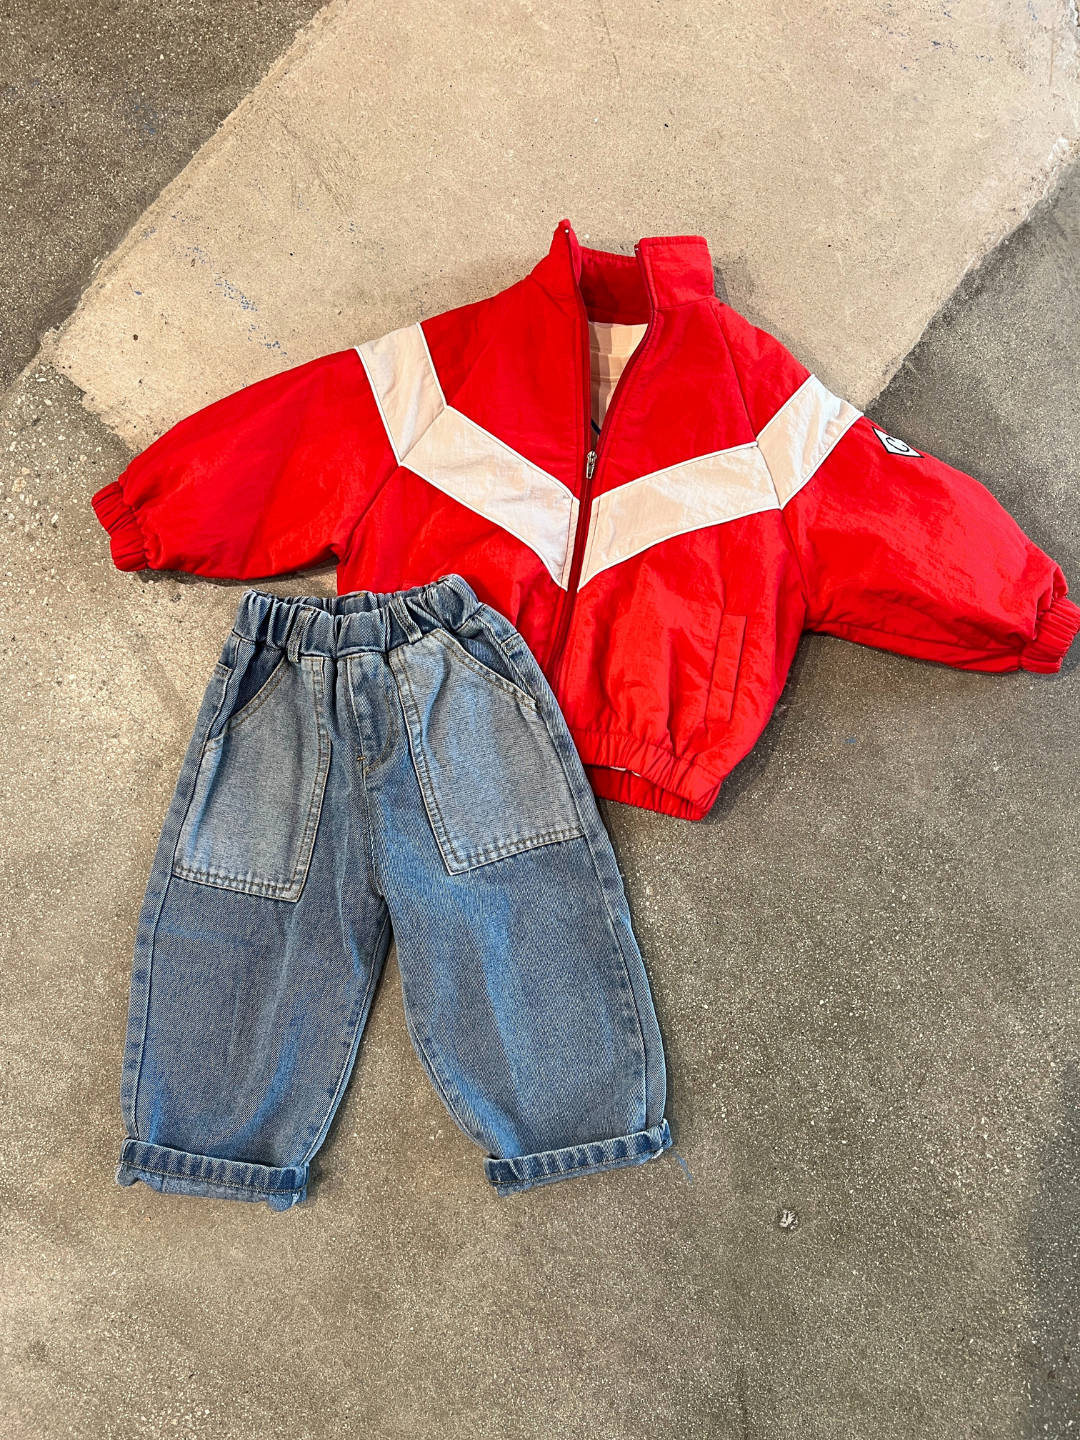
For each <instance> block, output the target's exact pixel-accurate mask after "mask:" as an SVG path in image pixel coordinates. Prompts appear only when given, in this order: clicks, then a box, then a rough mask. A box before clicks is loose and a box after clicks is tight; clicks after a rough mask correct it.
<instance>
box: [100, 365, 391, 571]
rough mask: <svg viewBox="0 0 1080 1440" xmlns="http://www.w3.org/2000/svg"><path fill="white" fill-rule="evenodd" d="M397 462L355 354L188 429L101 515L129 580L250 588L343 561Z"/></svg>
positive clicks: (266, 385)
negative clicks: (171, 578)
mask: <svg viewBox="0 0 1080 1440" xmlns="http://www.w3.org/2000/svg"><path fill="white" fill-rule="evenodd" d="M395 464H396V462H395V460H394V456H393V452H392V450H391V448H390V446H389V444H388V442H387V440H386V432H385V430H384V427H383V425H382V422H381V420H380V418H379V412H378V409H377V407H376V404H375V400H374V397H373V395H372V393H371V388H370V386H369V384H368V381H367V377H366V375H365V373H364V368H363V366H362V365H361V363H360V359H359V356H358V355H357V354H356V352H355V351H354V350H345V351H342V352H340V353H339V354H336V355H327V356H325V357H324V358H323V359H321V360H312V361H311V362H310V363H309V364H307V365H300V366H297V367H296V369H293V370H287V371H285V372H284V373H282V374H280V375H274V376H271V377H270V379H268V380H262V381H260V382H259V383H258V384H256V385H250V386H248V387H247V388H246V389H244V390H239V391H237V393H236V394H234V395H230V396H228V397H226V399H224V400H219V401H217V403H216V404H213V405H208V406H207V407H206V409H205V410H200V411H199V412H198V413H197V414H195V415H192V416H189V418H188V419H186V420H182V421H180V423H179V424H178V425H174V426H173V428H172V429H171V430H169V431H168V432H167V433H166V434H165V435H163V436H162V437H161V439H160V440H157V441H155V442H154V444H153V445H150V446H149V447H148V448H147V449H146V450H144V451H143V452H142V454H141V455H139V456H137V457H136V458H135V459H134V460H133V461H132V462H131V464H130V465H129V466H128V467H127V469H126V470H125V471H124V473H123V474H122V475H121V476H120V478H119V480H116V481H115V482H114V483H113V484H111V485H106V486H105V488H104V489H103V490H99V491H98V493H97V494H96V495H95V496H94V499H93V505H94V510H95V512H96V514H97V517H98V519H99V520H100V521H101V523H102V525H103V526H104V527H105V529H106V530H107V531H108V532H109V540H110V545H111V549H112V558H113V561H114V563H115V564H116V566H117V567H118V568H119V569H121V570H142V569H146V568H149V569H152V570H186V571H190V572H191V573H192V574H195V575H206V576H212V577H215V578H218V579H236V580H246V579H252V578H255V577H258V576H269V575H281V574H285V573H286V572H288V571H290V570H298V569H303V568H305V567H307V566H311V565H316V564H320V563H323V562H325V561H328V560H329V559H331V558H332V557H338V558H340V557H341V556H342V555H343V553H344V552H345V550H346V548H347V546H348V543H349V539H350V537H351V535H352V532H353V530H354V529H355V527H356V525H357V524H358V523H359V521H360V519H361V518H362V516H363V514H364V512H365V510H366V509H367V507H368V505H369V504H370V503H371V500H372V499H373V498H374V496H375V494H376V493H377V491H378V489H379V487H380V486H381V484H382V483H384V482H385V480H386V478H387V477H388V476H389V475H390V474H391V473H392V471H393V469H394V466H395Z"/></svg>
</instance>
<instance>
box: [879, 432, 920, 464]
mask: <svg viewBox="0 0 1080 1440" xmlns="http://www.w3.org/2000/svg"><path fill="white" fill-rule="evenodd" d="M874 434H875V435H876V436H877V438H878V439H879V440H880V441H881V443H882V445H884V446H885V449H886V450H887V451H888V452H889V454H890V455H911V456H913V457H914V458H915V459H916V460H921V459H922V451H921V450H913V449H912V448H911V446H910V445H909V444H908V443H907V441H906V440H898V439H897V438H896V436H895V435H886V434H885V431H884V430H879V429H878V428H877V426H876V425H875V426H874Z"/></svg>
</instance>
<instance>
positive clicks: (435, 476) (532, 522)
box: [356, 325, 578, 590]
mask: <svg viewBox="0 0 1080 1440" xmlns="http://www.w3.org/2000/svg"><path fill="white" fill-rule="evenodd" d="M356 349H357V354H358V355H359V356H360V359H361V361H362V362H363V366H364V369H365V370H366V371H367V377H368V379H369V380H370V382H371V388H372V390H373V391H374V394H375V400H376V403H377V404H378V407H379V414H380V415H381V416H382V421H383V425H384V426H385V427H386V433H387V436H388V437H389V440H390V444H391V445H392V446H393V449H394V455H395V457H396V459H397V462H398V464H399V465H407V466H408V468H409V469H410V470H412V471H413V473H414V474H416V475H419V476H420V478H421V479H422V480H426V481H427V482H428V484H429V485H434V486H435V488H436V490H441V491H442V492H443V494H444V495H449V496H451V497H452V498H453V499H454V500H457V501H458V502H459V503H460V504H462V505H466V506H468V508H469V509H470V510H472V511H474V512H475V513H476V514H477V515H483V517H484V518H485V519H486V520H491V521H492V522H493V523H494V524H496V525H500V526H501V527H502V528H503V529H504V530H508V531H509V532H510V534H511V535H514V536H516V537H517V539H518V540H520V541H521V543H522V544H523V545H527V546H528V547H529V549H530V550H532V551H533V553H534V554H536V555H538V556H539V557H540V559H541V560H542V561H543V562H544V564H545V565H546V566H547V569H548V572H549V573H550V575H551V578H552V579H553V580H554V581H555V583H556V585H559V586H561V587H562V588H563V589H564V590H565V589H566V585H567V581H568V578H569V570H570V558H571V554H572V552H573V544H574V531H575V530H576V529H577V513H578V503H577V500H576V499H575V497H574V495H573V494H572V493H571V491H570V490H568V489H567V487H566V486H565V485H564V484H563V483H562V482H561V481H560V480H556V479H555V477H554V476H553V475H549V474H548V473H547V471H546V470H541V469H540V467H539V466H538V465H534V464H533V463H532V462H531V461H530V460H526V459H525V457H524V455H519V454H518V453H517V451H516V450H512V449H511V448H510V446H509V445H504V444H503V442H502V441H501V440H499V439H497V438H496V437H495V436H494V435H492V434H491V433H490V432H489V431H487V430H485V429H483V427H482V426H480V425H477V424H475V423H474V422H473V421H472V420H470V419H469V418H468V416H466V415H463V414H462V413H461V411H460V410H455V409H454V408H453V406H450V405H447V403H446V400H445V397H444V396H443V392H442V386H441V385H440V384H439V377H438V375H437V374H436V373H435V366H434V365H433V364H432V360H431V354H430V352H429V350H428V347H427V341H426V340H425V338H424V332H423V330H422V329H421V328H420V326H419V325H410V326H408V328H407V329H404V330H394V331H393V332H392V333H391V334H389V335H384V336H383V337H382V339H381V340H369V341H368V343H367V344H366V345H358V346H357V347H356Z"/></svg>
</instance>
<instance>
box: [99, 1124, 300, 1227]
mask: <svg viewBox="0 0 1080 1440" xmlns="http://www.w3.org/2000/svg"><path fill="white" fill-rule="evenodd" d="M136 1180H141V1181H142V1182H143V1184H144V1185H149V1186H150V1188H151V1190H159V1191H160V1192H161V1193H162V1194H163V1195H203V1196H206V1197H208V1198H209V1199H212V1200H248V1201H252V1202H256V1201H260V1200H265V1201H266V1203H267V1205H269V1206H270V1209H271V1210H288V1209H289V1208H290V1207H291V1206H293V1205H296V1204H299V1202H300V1201H301V1200H303V1199H304V1197H305V1196H306V1195H307V1180H308V1167H307V1166H306V1165H292V1166H289V1167H287V1168H286V1167H279V1166H274V1165H250V1164H248V1163H247V1161H245V1160H218V1159H216V1158H215V1157H214V1156H213V1155H192V1154H190V1153H189V1152H188V1151H186V1150H170V1149H168V1148H167V1147H166V1146H165V1145H148V1144H146V1143H145V1142H144V1141H142V1140H125V1141H124V1143H123V1145H122V1146H121V1149H120V1166H119V1168H118V1169H117V1172H116V1183H117V1184H118V1185H134V1184H135V1182H136Z"/></svg>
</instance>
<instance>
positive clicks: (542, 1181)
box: [484, 1120, 671, 1195]
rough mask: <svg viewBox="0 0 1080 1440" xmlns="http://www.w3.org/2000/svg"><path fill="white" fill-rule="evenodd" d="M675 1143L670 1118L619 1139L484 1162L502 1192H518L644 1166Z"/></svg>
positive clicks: (489, 1178) (488, 1176)
mask: <svg viewBox="0 0 1080 1440" xmlns="http://www.w3.org/2000/svg"><path fill="white" fill-rule="evenodd" d="M670 1144H671V1131H670V1130H669V1129H668V1123H667V1121H666V1120H661V1122H660V1124H659V1125H654V1126H653V1127H652V1129H651V1130H639V1131H637V1133H636V1134H634V1135H620V1136H619V1137H618V1139H616V1140H596V1141H594V1142H593V1143H592V1144H589V1145H570V1146H568V1147H567V1148H566V1149H565V1150H541V1151H538V1152H537V1153H536V1154H535V1155H517V1156H515V1157H514V1158H513V1159H511V1160H496V1159H493V1158H491V1157H489V1158H488V1159H487V1160H485V1161H484V1171H485V1173H486V1174H487V1178H488V1181H489V1183H490V1184H492V1185H493V1186H494V1187H495V1192H496V1194H498V1195H516V1194H517V1193H518V1192H519V1191H521V1190H532V1189H534V1188H535V1187H536V1186H537V1185H551V1184H553V1183H554V1182H555V1181H556V1180H568V1179H569V1178H570V1177H571V1176H573V1175H588V1174H590V1173H592V1174H599V1173H600V1171H602V1170H621V1169H622V1168H623V1167H624V1166H627V1165H644V1164H645V1163H646V1161H648V1160H653V1159H655V1158H656V1156H657V1155H661V1154H663V1152H664V1151H665V1150H666V1149H667V1148H668V1146H669V1145H670Z"/></svg>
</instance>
